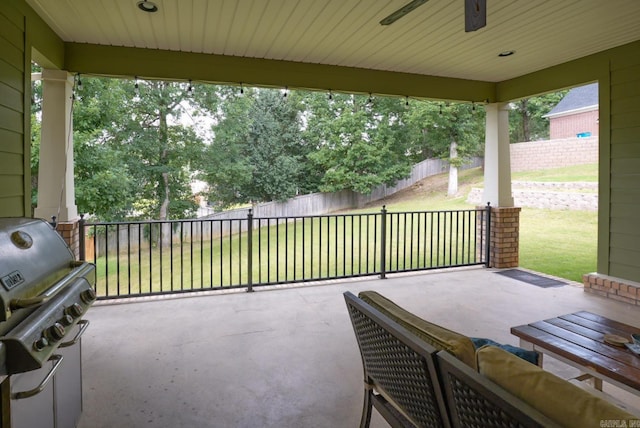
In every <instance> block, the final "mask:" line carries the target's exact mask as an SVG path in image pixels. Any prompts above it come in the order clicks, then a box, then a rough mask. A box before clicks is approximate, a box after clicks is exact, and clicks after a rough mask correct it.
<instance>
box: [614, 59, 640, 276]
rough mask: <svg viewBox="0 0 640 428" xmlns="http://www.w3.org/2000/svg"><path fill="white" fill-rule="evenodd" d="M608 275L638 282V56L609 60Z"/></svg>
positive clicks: (639, 128) (639, 151) (639, 115)
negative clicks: (609, 171) (609, 177)
mask: <svg viewBox="0 0 640 428" xmlns="http://www.w3.org/2000/svg"><path fill="white" fill-rule="evenodd" d="M610 64H611V74H610V76H611V77H610V83H611V86H610V90H611V101H610V109H611V160H610V165H611V181H610V206H609V208H610V222H609V272H608V273H609V275H612V276H616V277H621V278H625V279H630V280H633V281H639V282H640V55H618V56H613V57H612V58H611V62H610Z"/></svg>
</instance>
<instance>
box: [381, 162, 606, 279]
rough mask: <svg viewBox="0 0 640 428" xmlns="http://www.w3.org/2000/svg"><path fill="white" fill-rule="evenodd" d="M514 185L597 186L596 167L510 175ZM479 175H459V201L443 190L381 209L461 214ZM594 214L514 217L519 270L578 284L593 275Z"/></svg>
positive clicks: (527, 212) (526, 212)
mask: <svg viewBox="0 0 640 428" xmlns="http://www.w3.org/2000/svg"><path fill="white" fill-rule="evenodd" d="M513 179H514V180H527V181H597V179H598V171H597V165H579V166H572V167H566V168H557V169H549V170H544V171H533V172H520V173H515V174H513ZM482 185H483V183H482V175H481V172H480V170H479V169H474V170H469V171H463V172H462V173H461V175H460V188H461V192H460V193H461V194H462V195H463V196H459V197H454V198H448V197H446V187H444V188H442V187H441V188H440V189H439V190H438V191H430V192H425V195H424V196H419V195H415V196H413V197H411V198H409V199H405V200H400V201H398V202H397V203H394V202H393V201H390V202H389V203H388V204H387V209H388V210H390V211H403V210H414V209H434V210H440V209H465V208H472V207H473V206H472V205H470V204H467V203H466V202H465V199H466V195H467V193H468V190H469V189H470V188H471V187H482ZM597 226H598V218H597V213H596V212H590V211H552V210H543V209H534V208H522V212H521V214H520V266H522V267H525V268H527V269H532V270H535V271H538V272H542V273H546V274H549V275H554V276H558V277H561V278H566V279H569V280H573V281H578V282H582V275H583V274H585V273H589V272H594V271H596V252H597Z"/></svg>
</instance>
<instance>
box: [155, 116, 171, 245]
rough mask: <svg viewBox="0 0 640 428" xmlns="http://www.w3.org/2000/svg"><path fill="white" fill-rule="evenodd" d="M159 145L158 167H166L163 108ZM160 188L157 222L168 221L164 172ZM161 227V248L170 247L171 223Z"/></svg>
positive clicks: (167, 198)
mask: <svg viewBox="0 0 640 428" xmlns="http://www.w3.org/2000/svg"><path fill="white" fill-rule="evenodd" d="M159 116H160V117H159V119H160V120H159V122H160V125H159V128H160V129H159V139H160V141H159V143H160V147H162V149H161V152H160V160H159V162H158V163H159V164H160V165H166V163H167V146H168V144H169V141H168V139H169V133H168V129H167V110H166V109H165V108H164V106H161V107H160V110H159ZM161 185H162V188H163V189H164V194H163V195H162V203H161V204H160V212H159V213H158V214H159V220H163V221H164V220H169V201H170V200H171V199H170V196H169V195H170V191H169V190H170V189H169V173H168V172H166V171H164V172H163V173H162V183H161ZM161 224H162V227H161V232H160V233H161V234H162V235H161V239H162V246H163V247H168V246H170V245H171V223H161Z"/></svg>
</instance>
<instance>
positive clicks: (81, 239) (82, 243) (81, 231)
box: [78, 214, 86, 261]
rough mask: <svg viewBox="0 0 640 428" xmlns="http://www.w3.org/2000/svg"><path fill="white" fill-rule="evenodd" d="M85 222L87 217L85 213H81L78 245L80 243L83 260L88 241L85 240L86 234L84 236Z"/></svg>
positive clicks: (80, 256)
mask: <svg viewBox="0 0 640 428" xmlns="http://www.w3.org/2000/svg"><path fill="white" fill-rule="evenodd" d="M84 223H85V219H84V214H80V221H79V222H78V227H79V229H78V234H79V236H78V245H79V249H78V251H79V255H78V256H79V259H80V260H81V261H85V257H86V248H85V245H86V242H85V236H84Z"/></svg>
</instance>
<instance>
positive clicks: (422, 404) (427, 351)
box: [344, 292, 449, 428]
mask: <svg viewBox="0 0 640 428" xmlns="http://www.w3.org/2000/svg"><path fill="white" fill-rule="evenodd" d="M344 298H345V301H346V303H347V308H348V310H349V316H350V317H351V322H352V324H353V329H354V331H355V334H356V338H357V341H358V345H359V347H360V354H361V356H362V363H363V367H364V405H363V409H362V418H361V421H360V427H362V428H364V427H368V426H369V423H370V420H371V408H372V405H373V406H375V408H376V410H378V412H380V414H381V415H382V416H383V417H384V418H385V419H386V420H387V422H389V424H390V425H391V426H392V427H448V426H449V420H448V417H447V412H446V407H445V404H444V401H443V396H442V393H441V388H440V385H439V382H438V372H437V370H436V367H435V364H434V363H435V354H436V352H437V350H436V349H435V348H434V347H432V346H430V345H429V344H427V343H425V342H423V341H422V340H420V339H419V338H418V337H416V336H415V335H413V334H412V333H410V332H408V331H407V330H406V329H404V328H403V327H401V326H400V325H398V324H397V323H395V322H394V321H392V320H391V319H390V318H388V317H387V316H385V315H384V314H382V313H381V312H380V311H378V310H376V309H375V308H373V307H372V306H371V305H369V304H367V303H366V302H364V301H363V300H361V299H359V298H358V297H356V296H355V295H353V294H352V293H350V292H346V293H344Z"/></svg>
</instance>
